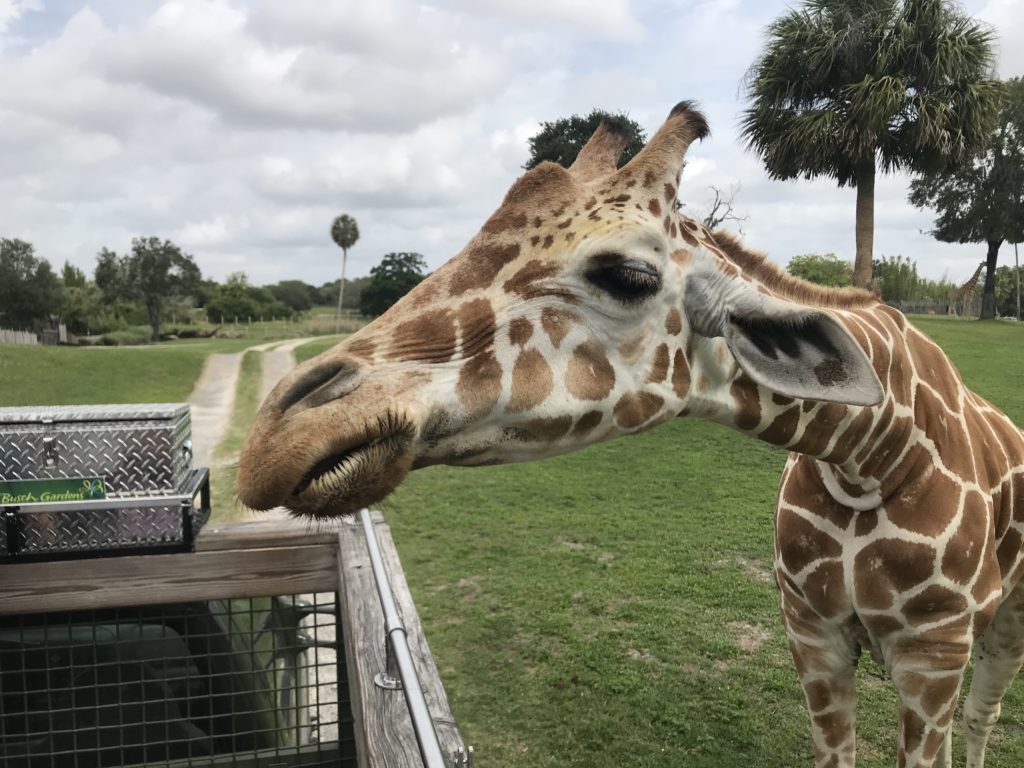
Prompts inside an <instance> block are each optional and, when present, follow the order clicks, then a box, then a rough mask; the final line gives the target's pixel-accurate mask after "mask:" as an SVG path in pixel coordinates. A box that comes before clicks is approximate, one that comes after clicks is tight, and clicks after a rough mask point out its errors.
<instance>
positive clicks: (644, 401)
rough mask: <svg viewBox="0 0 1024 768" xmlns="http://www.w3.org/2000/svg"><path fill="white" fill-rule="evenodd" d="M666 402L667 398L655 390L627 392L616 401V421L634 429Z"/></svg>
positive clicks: (647, 419) (620, 424)
mask: <svg viewBox="0 0 1024 768" xmlns="http://www.w3.org/2000/svg"><path fill="white" fill-rule="evenodd" d="M664 404H665V399H664V398H662V397H660V396H659V395H655V394H654V393H653V392H627V393H626V394H624V395H623V396H622V397H620V398H619V401H618V402H617V403H615V409H614V411H613V413H614V415H615V423H616V424H618V425H619V426H620V427H622V428H623V429H633V428H634V427H639V426H640V425H641V424H643V423H644V422H646V421H649V420H650V419H651V417H652V416H654V415H655V414H656V413H657V412H658V411H659V410H660V409H661V406H663V405H664Z"/></svg>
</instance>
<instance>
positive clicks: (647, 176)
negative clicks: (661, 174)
mask: <svg viewBox="0 0 1024 768" xmlns="http://www.w3.org/2000/svg"><path fill="white" fill-rule="evenodd" d="M657 180H658V175H657V174H656V173H655V172H654V171H652V170H650V169H648V170H647V171H646V172H645V173H644V186H645V187H653V186H654V182H656V181H657Z"/></svg>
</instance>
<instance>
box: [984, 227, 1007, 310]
mask: <svg viewBox="0 0 1024 768" xmlns="http://www.w3.org/2000/svg"><path fill="white" fill-rule="evenodd" d="M1002 244H1003V241H1002V240H989V241H988V258H987V263H986V264H985V289H984V290H983V291H982V292H981V319H982V320H994V319H995V317H996V260H997V259H998V258H999V246H1001V245H1002Z"/></svg>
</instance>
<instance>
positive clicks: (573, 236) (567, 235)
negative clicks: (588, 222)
mask: <svg viewBox="0 0 1024 768" xmlns="http://www.w3.org/2000/svg"><path fill="white" fill-rule="evenodd" d="M564 239H565V242H567V243H571V242H572V241H573V240H575V239H576V233H575V232H566V233H565V238H564Z"/></svg>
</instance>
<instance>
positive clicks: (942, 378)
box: [902, 333, 961, 413]
mask: <svg viewBox="0 0 1024 768" xmlns="http://www.w3.org/2000/svg"><path fill="white" fill-rule="evenodd" d="M907 348H908V349H909V350H910V359H911V361H912V362H913V366H914V370H915V371H916V372H917V375H918V378H920V379H922V380H924V381H927V382H928V383H929V384H931V386H932V387H934V388H935V390H936V391H937V392H938V393H939V398H940V399H941V400H942V403H943V405H945V406H946V408H948V409H949V410H950V411H952V412H953V413H957V412H959V410H960V387H961V384H960V376H959V375H957V373H956V371H955V369H954V368H953V366H952V365H950V363H949V358H948V357H946V355H945V353H944V352H943V351H942V350H941V349H939V348H938V347H936V346H935V344H933V343H932V342H931V341H930V340H929V339H927V338H925V337H923V336H921V335H920V334H916V333H915V334H912V335H910V337H909V338H908V340H907ZM904 378H906V379H908V380H909V379H910V377H909V376H905V377H904ZM909 394H910V393H909V392H908V393H907V395H908V397H907V400H905V401H902V402H905V403H906V404H908V405H909V404H910V402H909Z"/></svg>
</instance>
